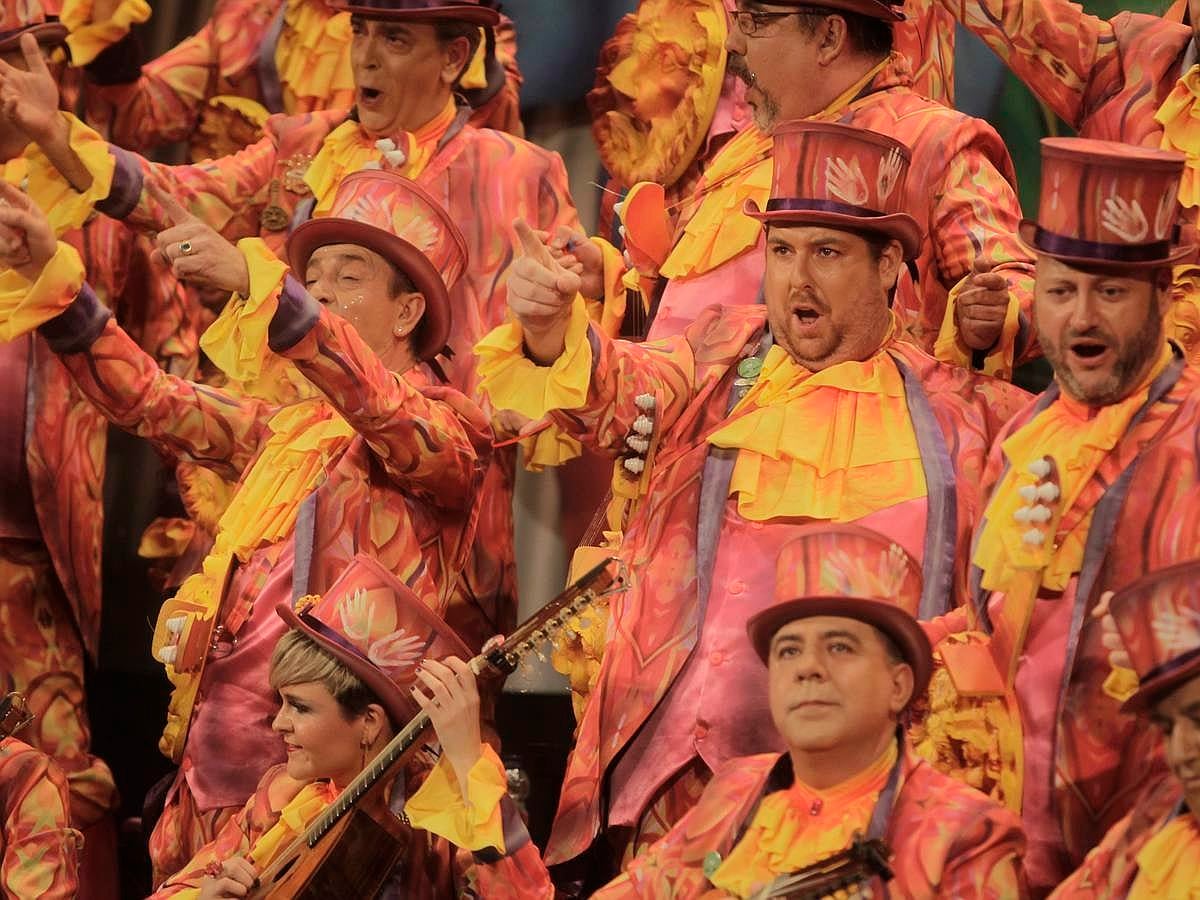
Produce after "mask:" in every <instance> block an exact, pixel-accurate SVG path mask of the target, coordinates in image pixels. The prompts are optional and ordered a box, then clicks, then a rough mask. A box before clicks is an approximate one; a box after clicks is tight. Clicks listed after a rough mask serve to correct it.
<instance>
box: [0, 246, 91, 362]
mask: <svg viewBox="0 0 1200 900" xmlns="http://www.w3.org/2000/svg"><path fill="white" fill-rule="evenodd" d="M83 278H84V273H83V261H82V260H81V259H80V258H79V253H78V252H77V251H76V250H75V248H74V247H72V246H71V245H70V244H64V243H63V242H62V241H59V243H58V249H57V250H56V251H55V253H54V256H52V257H50V261H49V262H48V263H46V265H45V267H44V268H43V269H42V272H41V275H39V276H38V279H37V281H33V282H30V281H29V280H28V279H27V278H25V276H24V275H20V274H19V273H17V272H16V271H14V270H13V269H6V270H4V271H3V272H0V341H11V340H13V339H14V338H18V337H20V336H21V335H23V334H29V333H30V332H31V331H33V330H34V329H36V328H37V327H38V326H39V325H44V324H45V323H46V322H49V321H50V320H51V319H53V318H54V317H55V316H57V315H58V314H59V313H61V312H62V311H63V310H64V309H66V308H67V307H68V306H70V305H71V303H72V302H73V301H74V300H75V296H76V295H77V294H78V293H79V290H80V288H82V287H83Z"/></svg>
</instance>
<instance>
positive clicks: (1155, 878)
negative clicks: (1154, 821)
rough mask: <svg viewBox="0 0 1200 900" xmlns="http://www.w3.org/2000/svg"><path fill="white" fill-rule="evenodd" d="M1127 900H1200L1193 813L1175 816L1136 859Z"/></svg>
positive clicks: (1199, 837) (1198, 834) (1198, 830)
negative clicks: (1132, 880) (1136, 872)
mask: <svg viewBox="0 0 1200 900" xmlns="http://www.w3.org/2000/svg"><path fill="white" fill-rule="evenodd" d="M1137 869H1138V874H1137V878H1136V879H1135V880H1134V882H1133V886H1132V887H1131V888H1130V890H1129V900H1197V898H1200V823H1197V821H1196V816H1195V814H1194V813H1189V812H1187V811H1185V812H1183V813H1182V814H1180V815H1178V816H1176V817H1175V818H1174V819H1172V820H1171V821H1170V822H1168V823H1167V824H1166V826H1164V827H1163V829H1162V830H1161V831H1159V832H1158V834H1156V835H1155V836H1154V837H1152V838H1151V839H1150V840H1149V841H1148V842H1147V843H1146V845H1145V846H1144V847H1142V849H1141V851H1140V852H1139V853H1138V855H1137Z"/></svg>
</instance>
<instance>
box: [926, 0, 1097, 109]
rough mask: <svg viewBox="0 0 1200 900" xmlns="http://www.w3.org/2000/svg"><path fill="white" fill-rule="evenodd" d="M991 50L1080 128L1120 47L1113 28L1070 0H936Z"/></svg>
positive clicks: (1050, 104)
mask: <svg viewBox="0 0 1200 900" xmlns="http://www.w3.org/2000/svg"><path fill="white" fill-rule="evenodd" d="M939 2H941V4H942V5H943V6H944V7H946V8H947V9H948V10H950V13H951V14H952V15H953V16H954V17H955V18H956V19H957V20H958V21H959V22H961V23H962V24H963V25H965V26H966V27H967V28H968V29H970V30H971V31H973V32H974V33H975V34H976V35H978V37H979V38H980V39H981V40H983V42H984V43H985V44H987V45H988V47H990V48H991V49H992V50H993V52H995V53H996V55H997V56H999V57H1000V59H1002V60H1003V61H1004V62H1005V64H1006V65H1007V66H1008V67H1009V68H1010V69H1012V71H1013V74H1015V75H1016V76H1017V77H1018V78H1019V79H1021V81H1023V82H1024V83H1025V84H1027V85H1028V86H1029V88H1030V90H1032V91H1033V92H1034V93H1035V94H1037V96H1038V99H1040V100H1041V101H1042V102H1043V103H1045V104H1046V105H1047V106H1049V107H1050V108H1051V109H1052V110H1054V112H1055V113H1056V114H1057V115H1058V116H1060V117H1061V118H1062V119H1063V120H1064V121H1066V122H1067V123H1068V124H1069V125H1071V127H1073V128H1075V129H1076V130H1078V129H1079V127H1080V124H1081V122H1082V121H1083V119H1084V118H1085V116H1086V114H1087V111H1088V109H1089V107H1090V105H1091V103H1092V100H1093V99H1094V98H1093V96H1092V95H1093V94H1098V93H1099V92H1101V91H1103V90H1105V89H1107V87H1108V85H1106V84H1104V83H1103V82H1105V81H1107V80H1108V78H1107V77H1106V78H1103V79H1101V78H1098V77H1097V75H1098V73H1099V71H1100V69H1101V67H1102V66H1104V65H1105V64H1106V63H1109V62H1112V61H1115V59H1117V58H1118V57H1119V53H1120V49H1119V47H1118V45H1117V41H1116V38H1115V35H1114V32H1113V27H1112V25H1111V24H1110V23H1109V22H1108V21H1106V20H1104V19H1101V18H1099V17H1097V16H1093V15H1089V14H1088V13H1086V12H1084V10H1083V7H1081V6H1080V5H1079V4H1077V3H1071V2H1069V0H939Z"/></svg>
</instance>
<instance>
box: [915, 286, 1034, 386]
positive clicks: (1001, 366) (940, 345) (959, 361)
mask: <svg viewBox="0 0 1200 900" xmlns="http://www.w3.org/2000/svg"><path fill="white" fill-rule="evenodd" d="M970 284H971V276H969V275H968V276H967V277H966V278H964V279H963V280H962V281H960V282H959V283H958V284H956V285H955V286H954V287H953V288H952V289H951V291H950V295H949V297H947V298H946V314H945V315H944V316H943V317H942V327H941V328H940V329H939V330H938V336H937V340H935V341H934V343H933V355H934V357H935V358H936V359H937V360H938V361H939V362H944V363H948V364H950V365H952V366H958V367H959V368H962V369H967V370H968V371H971V370H973V369H974V366H973V365H972V361H971V351H970V350H968V349H967V347H966V346H964V345H963V343H962V341H960V340H959V333H958V318H957V309H958V298H959V296H960V295H961V294H962V293H963V291H966V290H969V289H970ZM1020 329H1021V304H1020V303H1019V302H1018V301H1017V298H1016V297H1015V296H1014V295H1013V294H1012V293H1011V292H1010V293H1009V295H1008V311H1007V312H1006V313H1005V314H1004V325H1003V327H1002V328H1001V330H1000V338H999V339H998V340H997V341H996V346H995V347H994V348H993V349H992V350H991V351H990V352H989V353H988V355H987V356H986V357H985V358H984V362H983V369H982V372H983V374H985V375H992V376H994V377H996V378H1003V379H1005V380H1011V379H1012V373H1013V367H1014V366H1015V365H1016V352H1017V347H1016V345H1017V333H1018V332H1019V331H1020Z"/></svg>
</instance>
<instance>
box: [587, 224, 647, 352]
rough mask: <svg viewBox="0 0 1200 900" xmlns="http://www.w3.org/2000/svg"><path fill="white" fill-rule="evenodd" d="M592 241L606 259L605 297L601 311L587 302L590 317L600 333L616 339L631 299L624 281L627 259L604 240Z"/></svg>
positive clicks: (593, 239)
mask: <svg viewBox="0 0 1200 900" xmlns="http://www.w3.org/2000/svg"><path fill="white" fill-rule="evenodd" d="M590 240H591V242H592V243H593V244H595V245H596V246H597V247H599V248H600V255H601V256H602V257H603V259H604V297H603V298H602V300H601V302H600V304H599V309H597V308H596V306H597V304H596V303H594V302H593V301H587V305H588V317H589V318H590V319H591V320H592V321H593V322H597V323H598V324H599V327H600V331H602V332H603V333H604V334H606V335H608V336H609V337H614V338H615V337H616V336H617V335H619V334H620V333H621V323H622V322H623V321H624V320H625V304H626V302H627V300H628V297H629V293H628V291H627V290H626V284H625V280H624V278H625V275H626V271H625V259H624V257H623V256H622V255H621V251H620V250H618V249H617V248H616V247H614V246H613V245H612V244H610V243H609V242H608V241H606V240H604V238H599V237H594V238H591V239H590ZM642 302H643V303H644V302H645V300H644V299H643V301H642Z"/></svg>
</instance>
